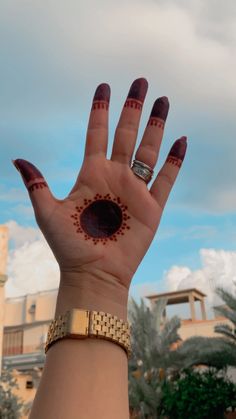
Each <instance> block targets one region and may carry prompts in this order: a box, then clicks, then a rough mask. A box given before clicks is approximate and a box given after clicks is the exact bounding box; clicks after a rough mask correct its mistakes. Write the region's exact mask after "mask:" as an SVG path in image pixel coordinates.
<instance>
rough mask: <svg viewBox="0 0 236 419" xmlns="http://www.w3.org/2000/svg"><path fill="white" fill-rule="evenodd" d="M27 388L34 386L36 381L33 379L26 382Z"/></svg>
mask: <svg viewBox="0 0 236 419" xmlns="http://www.w3.org/2000/svg"><path fill="white" fill-rule="evenodd" d="M25 388H34V383H33V381H32V380H27V381H26V384H25Z"/></svg>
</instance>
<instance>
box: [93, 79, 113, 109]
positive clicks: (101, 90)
mask: <svg viewBox="0 0 236 419" xmlns="http://www.w3.org/2000/svg"><path fill="white" fill-rule="evenodd" d="M110 94H111V91H110V86H109V85H108V84H106V83H102V84H100V85H99V86H98V87H97V89H96V92H95V94H94V98H93V104H92V110H95V109H105V110H108V107H109V101H110Z"/></svg>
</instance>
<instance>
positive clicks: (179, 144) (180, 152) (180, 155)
mask: <svg viewBox="0 0 236 419" xmlns="http://www.w3.org/2000/svg"><path fill="white" fill-rule="evenodd" d="M186 150H187V138H186V137H181V138H179V139H178V140H176V141H175V143H174V144H173V146H172V147H171V150H170V152H169V154H168V157H167V162H168V163H171V164H174V165H175V166H178V167H180V166H181V165H182V162H183V160H184V157H185V153H186Z"/></svg>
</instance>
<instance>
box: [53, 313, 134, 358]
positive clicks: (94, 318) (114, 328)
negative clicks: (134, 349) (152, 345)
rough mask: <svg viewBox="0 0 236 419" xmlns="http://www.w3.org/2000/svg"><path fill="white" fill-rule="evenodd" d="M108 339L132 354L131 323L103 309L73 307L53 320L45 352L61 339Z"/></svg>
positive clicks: (129, 354)
mask: <svg viewBox="0 0 236 419" xmlns="http://www.w3.org/2000/svg"><path fill="white" fill-rule="evenodd" d="M89 337H90V338H97V339H107V340H110V341H112V342H114V343H117V344H118V345H120V346H122V348H123V349H125V351H126V352H127V355H128V358H130V356H131V343H130V325H129V323H128V322H124V321H123V320H121V319H119V318H118V317H117V316H113V315H112V314H109V313H104V312H103V311H92V310H91V311H89V310H85V309H77V308H73V309H72V310H68V311H67V312H66V313H65V314H63V315H60V316H58V317H57V318H56V319H55V320H53V321H52V322H51V323H50V325H49V329H48V334H47V341H46V345H45V354H46V353H47V351H48V349H49V348H50V346H51V345H52V344H53V343H55V342H56V341H57V340H59V339H63V338H72V339H85V338H89Z"/></svg>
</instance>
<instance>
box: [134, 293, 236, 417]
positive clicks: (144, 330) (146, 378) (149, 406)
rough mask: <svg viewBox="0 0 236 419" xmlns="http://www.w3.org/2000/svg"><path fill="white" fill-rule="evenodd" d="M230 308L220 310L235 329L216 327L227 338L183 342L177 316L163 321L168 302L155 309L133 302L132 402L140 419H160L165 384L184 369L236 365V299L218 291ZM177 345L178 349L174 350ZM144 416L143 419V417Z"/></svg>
mask: <svg viewBox="0 0 236 419" xmlns="http://www.w3.org/2000/svg"><path fill="white" fill-rule="evenodd" d="M217 293H218V295H220V296H221V298H222V299H223V300H224V301H225V302H226V304H227V307H224V308H223V307H219V308H218V309H217V310H218V312H220V313H221V314H222V315H224V316H225V317H226V318H228V319H229V320H231V322H232V323H233V326H232V327H230V326H229V325H226V324H223V325H220V326H216V328H215V330H216V332H218V333H223V334H224V338H222V337H215V338H208V337H201V336H194V337H191V338H189V339H186V340H185V341H184V342H182V341H181V339H180V336H179V334H178V329H179V328H180V325H181V321H180V319H179V318H178V317H176V316H175V317H173V318H172V319H170V320H169V321H167V322H165V323H164V322H163V321H162V319H163V311H164V309H165V307H166V303H167V301H166V300H165V299H162V300H158V302H157V303H156V305H155V306H154V309H153V310H150V309H149V308H148V307H146V306H145V304H144V301H143V299H142V300H141V305H140V306H138V304H137V303H136V302H135V301H134V300H133V299H132V300H131V303H130V305H129V310H128V318H129V322H130V323H131V344H132V357H131V359H130V360H129V401H130V407H131V410H132V411H134V412H138V413H139V416H132V417H137V418H150V419H151V418H153V419H154V418H156V417H158V413H157V412H158V410H159V407H160V404H161V399H162V383H163V381H164V380H165V379H168V380H175V379H176V378H178V377H180V374H181V372H182V371H183V370H184V369H187V368H191V367H196V366H199V365H205V366H207V367H216V368H217V369H226V368H227V366H228V365H230V366H236V350H235V347H236V335H235V330H236V299H235V297H233V296H232V295H230V294H229V293H227V292H226V291H223V290H220V291H217ZM173 346H175V348H173ZM140 415H141V416H140Z"/></svg>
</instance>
